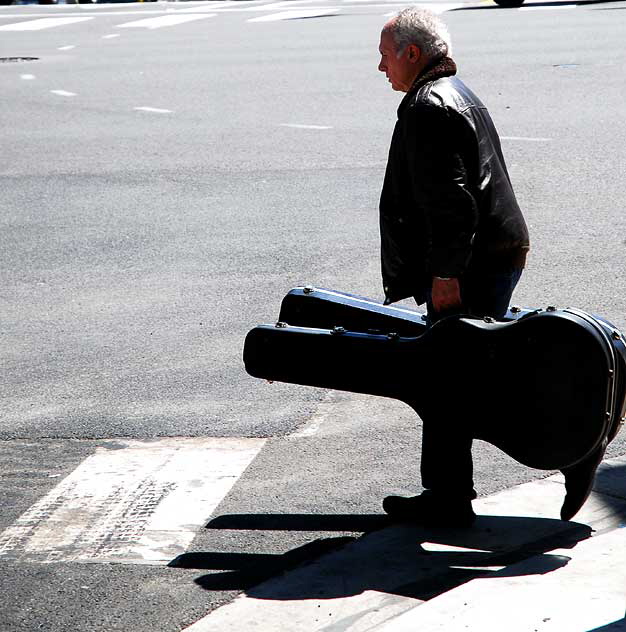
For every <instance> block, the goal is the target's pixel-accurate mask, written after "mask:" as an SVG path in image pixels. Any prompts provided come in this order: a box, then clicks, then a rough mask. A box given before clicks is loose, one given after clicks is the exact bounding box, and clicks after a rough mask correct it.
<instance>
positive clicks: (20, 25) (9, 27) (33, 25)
mask: <svg viewBox="0 0 626 632" xmlns="http://www.w3.org/2000/svg"><path fill="white" fill-rule="evenodd" d="M87 20H93V18H92V17H85V18H38V19H37V20H28V21H26V22H15V23H13V24H3V25H2V26H0V31H42V30H43V29H51V28H55V27H57V26H66V25H67V24H75V23H76V22H86V21H87Z"/></svg>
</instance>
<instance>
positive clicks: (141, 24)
mask: <svg viewBox="0 0 626 632" xmlns="http://www.w3.org/2000/svg"><path fill="white" fill-rule="evenodd" d="M216 15H217V14H216V13H204V14H199V15H195V14H190V15H161V16H159V17H156V18H145V19H143V20H135V21H133V22H126V23H125V24H118V25H117V28H121V29H123V28H141V29H150V30H153V29H160V28H163V27H165V26H175V25H177V24H184V23H186V22H193V21H194V20H204V19H206V18H212V17H215V16H216Z"/></svg>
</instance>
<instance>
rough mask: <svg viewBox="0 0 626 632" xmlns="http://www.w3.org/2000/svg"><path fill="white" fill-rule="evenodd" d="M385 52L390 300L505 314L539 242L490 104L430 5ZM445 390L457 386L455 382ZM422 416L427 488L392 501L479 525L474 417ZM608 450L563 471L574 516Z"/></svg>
mask: <svg viewBox="0 0 626 632" xmlns="http://www.w3.org/2000/svg"><path fill="white" fill-rule="evenodd" d="M380 55H381V60H380V64H379V66H378V69H379V70H380V71H381V72H384V73H385V75H386V76H387V79H388V80H389V82H390V83H391V87H392V88H393V89H394V90H398V91H400V92H405V93H406V95H405V96H404V98H403V99H402V102H401V103H400V107H399V108H398V120H397V122H396V126H395V129H394V132H393V138H392V140H391V147H390V150H389V160H388V163H387V171H386V173H385V181H384V185H383V190H382V193H381V200H380V231H381V251H382V274H383V283H384V288H385V295H386V302H387V303H392V302H394V301H398V300H401V299H405V298H408V297H411V296H412V297H414V298H415V300H416V301H417V303H418V304H420V305H421V304H422V303H426V304H427V315H428V320H429V321H430V322H431V323H433V322H436V321H437V320H438V319H439V318H442V317H443V316H446V315H451V314H455V313H466V314H472V315H475V316H479V317H484V316H490V317H493V318H496V319H497V318H501V317H502V316H504V314H505V313H506V310H507V308H508V305H509V301H510V299H511V295H512V292H513V289H514V288H515V286H516V284H517V282H518V280H519V278H520V275H521V273H522V269H523V267H524V263H525V261H526V254H527V252H528V248H529V241H528V231H527V229H526V224H525V222H524V218H523V216H522V213H521V211H520V209H519V206H518V204H517V201H516V199H515V194H514V193H513V188H512V186H511V181H510V179H509V175H508V172H507V169H506V165H505V162H504V157H503V155H502V150H501V147H500V141H499V138H498V134H497V132H496V129H495V127H494V125H493V122H492V120H491V117H490V116H489V113H488V112H487V108H486V107H485V106H484V105H483V104H482V103H481V101H480V100H479V99H478V97H476V95H475V94H474V93H473V92H472V91H471V90H470V89H469V88H468V87H467V86H466V85H465V84H464V83H463V82H462V81H460V80H459V79H458V78H456V76H455V75H456V64H455V63H454V61H453V60H452V59H451V57H450V37H449V35H448V32H447V29H446V27H445V25H444V24H443V23H442V22H441V20H440V19H439V18H437V17H436V16H435V15H433V14H432V13H430V12H429V11H426V10H423V9H418V8H408V9H404V10H403V11H401V12H400V13H399V14H398V15H397V16H396V17H394V18H393V19H392V20H390V21H389V22H387V24H385V26H384V28H383V30H382V33H381V38H380ZM440 394H441V396H442V397H446V396H447V397H454V392H452V393H447V392H446V387H445V385H442V390H441V393H440ZM460 408H462V404H460ZM461 415H462V410H460V411H459V416H461ZM422 421H423V436H422V463H421V475H422V484H423V487H424V489H425V491H424V492H423V493H422V494H421V495H420V496H416V497H413V498H403V497H399V496H389V497H387V498H385V500H384V501H383V508H384V510H385V511H386V512H387V513H388V514H389V515H390V516H391V517H392V518H395V519H398V520H410V521H412V522H418V523H421V524H426V525H444V526H469V525H471V524H472V523H473V521H474V519H475V518H476V516H475V514H474V511H473V509H472V500H473V499H474V498H476V492H475V491H474V483H473V480H472V476H473V475H472V469H473V465H472V454H471V447H472V437H471V430H469V429H468V426H469V425H471V420H465V419H463V420H459V421H458V422H457V420H456V419H449V418H442V416H441V414H440V413H439V411H438V410H436V409H433V410H426V411H423V412H422ZM603 453H604V448H603V447H601V448H599V449H598V450H596V452H594V454H592V455H591V456H590V457H588V458H587V459H586V460H585V461H583V462H581V463H579V464H576V465H574V466H572V467H570V468H568V469H567V470H564V471H563V474H564V475H565V489H566V496H565V501H564V503H563V506H562V508H561V518H562V519H563V520H569V519H571V518H572V517H573V516H574V515H575V514H576V513H577V512H578V510H579V509H580V507H581V506H582V505H583V503H584V502H585V500H586V499H587V497H588V495H589V492H590V490H591V486H592V483H593V479H594V475H595V471H596V468H597V466H598V464H599V463H600V461H601V459H602V455H603Z"/></svg>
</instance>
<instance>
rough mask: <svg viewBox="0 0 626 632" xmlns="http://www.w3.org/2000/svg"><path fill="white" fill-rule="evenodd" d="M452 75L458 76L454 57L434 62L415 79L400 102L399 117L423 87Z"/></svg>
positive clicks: (442, 58)
mask: <svg viewBox="0 0 626 632" xmlns="http://www.w3.org/2000/svg"><path fill="white" fill-rule="evenodd" d="M452 75H456V64H455V63H454V60H453V59H452V57H439V58H438V59H435V60H434V61H432V62H431V63H430V64H428V66H426V67H425V68H424V70H422V72H421V73H420V74H419V75H418V76H417V77H416V78H415V81H414V82H413V85H412V86H411V87H410V89H409V91H408V92H407V93H406V94H405V95H404V98H403V99H402V101H401V102H400V106H399V107H398V115H400V113H401V112H402V111H403V110H404V108H405V107H406V106H407V104H408V102H409V101H410V99H411V97H413V96H414V95H415V93H416V92H417V91H418V90H419V89H420V88H421V87H422V86H423V85H425V84H427V83H429V82H430V81H436V80H437V79H442V78H443V77H451V76H452Z"/></svg>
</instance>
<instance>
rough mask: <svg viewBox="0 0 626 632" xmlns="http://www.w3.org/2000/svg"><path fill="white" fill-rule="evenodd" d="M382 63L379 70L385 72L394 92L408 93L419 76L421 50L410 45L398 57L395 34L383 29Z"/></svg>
mask: <svg viewBox="0 0 626 632" xmlns="http://www.w3.org/2000/svg"><path fill="white" fill-rule="evenodd" d="M378 50H379V52H380V63H379V64H378V70H380V72H384V73H385V75H386V76H387V79H388V80H389V81H390V83H391V87H392V88H393V89H394V90H399V91H400V92H408V91H409V89H410V88H411V86H412V85H413V82H414V81H415V78H416V77H417V75H418V68H419V66H418V61H419V57H420V50H419V48H417V47H415V46H413V45H410V46H407V48H405V49H404V50H403V51H402V54H401V55H400V56H398V54H397V51H396V43H395V41H394V39H393V34H392V32H391V31H390V30H388V29H383V31H382V33H381V34H380V45H379V47H378Z"/></svg>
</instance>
